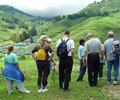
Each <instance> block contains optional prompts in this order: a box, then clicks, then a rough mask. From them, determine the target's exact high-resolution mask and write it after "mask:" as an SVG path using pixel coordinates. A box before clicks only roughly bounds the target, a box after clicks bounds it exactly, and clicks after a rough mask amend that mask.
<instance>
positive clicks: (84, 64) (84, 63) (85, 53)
mask: <svg viewBox="0 0 120 100" xmlns="http://www.w3.org/2000/svg"><path fill="white" fill-rule="evenodd" d="M86 56H87V52H86V51H85V52H84V56H83V67H85V66H86V62H85V58H86Z"/></svg>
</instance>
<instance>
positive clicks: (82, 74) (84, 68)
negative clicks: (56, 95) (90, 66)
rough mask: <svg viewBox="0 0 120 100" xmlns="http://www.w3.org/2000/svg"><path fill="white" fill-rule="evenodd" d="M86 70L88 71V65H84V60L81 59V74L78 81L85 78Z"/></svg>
mask: <svg viewBox="0 0 120 100" xmlns="http://www.w3.org/2000/svg"><path fill="white" fill-rule="evenodd" d="M85 72H86V67H83V61H82V60H80V75H79V76H78V79H77V81H80V80H83V77H84V75H85Z"/></svg>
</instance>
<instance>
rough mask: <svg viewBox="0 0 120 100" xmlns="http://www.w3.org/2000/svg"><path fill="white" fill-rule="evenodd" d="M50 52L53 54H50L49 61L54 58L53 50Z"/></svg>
mask: <svg viewBox="0 0 120 100" xmlns="http://www.w3.org/2000/svg"><path fill="white" fill-rule="evenodd" d="M50 54H51V55H50V57H49V59H48V60H49V61H52V58H53V52H51V53H50Z"/></svg>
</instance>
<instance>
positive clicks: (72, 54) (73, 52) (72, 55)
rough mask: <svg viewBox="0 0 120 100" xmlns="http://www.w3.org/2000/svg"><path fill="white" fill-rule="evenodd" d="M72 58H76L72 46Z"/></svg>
mask: <svg viewBox="0 0 120 100" xmlns="http://www.w3.org/2000/svg"><path fill="white" fill-rule="evenodd" d="M71 55H72V59H74V48H71Z"/></svg>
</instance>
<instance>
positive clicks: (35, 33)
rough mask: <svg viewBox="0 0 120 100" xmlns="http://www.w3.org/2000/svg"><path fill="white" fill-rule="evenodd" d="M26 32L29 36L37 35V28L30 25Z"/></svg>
mask: <svg viewBox="0 0 120 100" xmlns="http://www.w3.org/2000/svg"><path fill="white" fill-rule="evenodd" d="M28 33H30V35H31V36H36V35H37V30H36V28H35V27H32V28H31V29H30V30H29V31H28Z"/></svg>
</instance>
